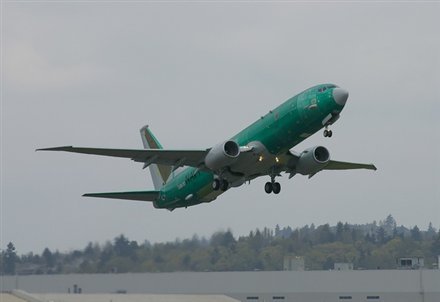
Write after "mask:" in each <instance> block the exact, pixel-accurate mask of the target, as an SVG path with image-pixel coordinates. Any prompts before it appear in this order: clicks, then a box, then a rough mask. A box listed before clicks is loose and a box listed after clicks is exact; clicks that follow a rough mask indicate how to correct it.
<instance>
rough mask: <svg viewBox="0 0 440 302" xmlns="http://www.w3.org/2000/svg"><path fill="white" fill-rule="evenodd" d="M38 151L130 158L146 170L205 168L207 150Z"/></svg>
mask: <svg viewBox="0 0 440 302" xmlns="http://www.w3.org/2000/svg"><path fill="white" fill-rule="evenodd" d="M36 151H66V152H73V153H83V154H93V155H101V156H112V157H122V158H130V159H131V160H134V161H136V162H142V163H144V168H146V167H148V166H149V165H151V164H160V165H169V166H174V167H176V168H177V167H181V166H191V167H196V168H200V167H203V166H204V164H203V161H204V159H205V157H206V154H207V153H208V152H209V149H207V150H164V149H148V150H144V149H142V150H138V149H104V148H82V147H72V146H63V147H54V148H44V149H37V150H36Z"/></svg>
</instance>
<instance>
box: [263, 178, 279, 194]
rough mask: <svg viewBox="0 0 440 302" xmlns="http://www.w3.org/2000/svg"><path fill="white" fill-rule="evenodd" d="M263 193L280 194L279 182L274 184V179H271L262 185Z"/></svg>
mask: <svg viewBox="0 0 440 302" xmlns="http://www.w3.org/2000/svg"><path fill="white" fill-rule="evenodd" d="M264 191H266V193H267V194H270V193H272V192H273V193H274V194H278V193H280V192H281V185H280V183H279V182H275V177H271V180H270V181H268V182H266V184H265V185H264Z"/></svg>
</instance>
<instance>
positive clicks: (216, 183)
mask: <svg viewBox="0 0 440 302" xmlns="http://www.w3.org/2000/svg"><path fill="white" fill-rule="evenodd" d="M228 188H229V183H228V181H227V180H226V179H219V178H215V179H214V180H213V181H212V189H213V190H214V191H218V190H222V191H226V190H227V189H228Z"/></svg>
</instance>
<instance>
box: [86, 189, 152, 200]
mask: <svg viewBox="0 0 440 302" xmlns="http://www.w3.org/2000/svg"><path fill="white" fill-rule="evenodd" d="M159 194H160V191H132V192H107V193H87V194H84V195H83V196H85V197H100V198H113V199H128V200H138V201H156V200H158V199H159Z"/></svg>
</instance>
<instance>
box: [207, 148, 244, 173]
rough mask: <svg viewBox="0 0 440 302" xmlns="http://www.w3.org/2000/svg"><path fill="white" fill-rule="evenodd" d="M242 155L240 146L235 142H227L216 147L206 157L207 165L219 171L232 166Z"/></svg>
mask: <svg viewBox="0 0 440 302" xmlns="http://www.w3.org/2000/svg"><path fill="white" fill-rule="evenodd" d="M239 154H240V146H239V145H238V144H237V143H236V142H234V141H226V142H223V143H221V144H218V145H216V146H214V147H213V148H212V149H211V150H210V151H209V152H208V154H206V157H205V165H206V166H207V167H208V168H209V169H211V170H213V171H217V170H219V169H221V168H223V167H226V166H228V165H230V164H231V163H232V162H234V161H235V159H237V157H238V155H239Z"/></svg>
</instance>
